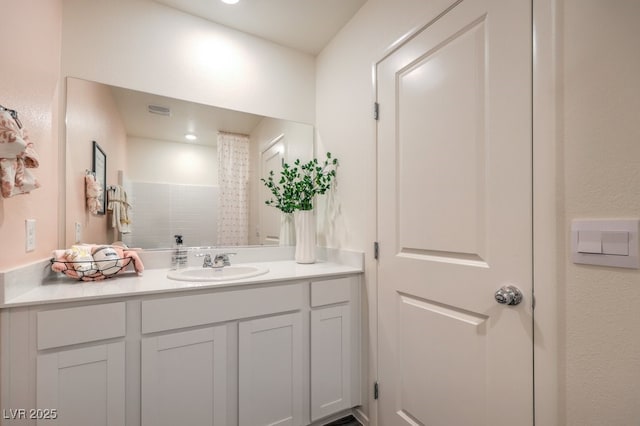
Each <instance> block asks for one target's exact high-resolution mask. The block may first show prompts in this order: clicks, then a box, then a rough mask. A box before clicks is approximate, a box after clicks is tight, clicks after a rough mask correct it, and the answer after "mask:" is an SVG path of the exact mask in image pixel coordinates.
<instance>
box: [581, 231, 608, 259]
mask: <svg viewBox="0 0 640 426" xmlns="http://www.w3.org/2000/svg"><path fill="white" fill-rule="evenodd" d="M578 253H594V254H601V253H602V232H601V231H578Z"/></svg>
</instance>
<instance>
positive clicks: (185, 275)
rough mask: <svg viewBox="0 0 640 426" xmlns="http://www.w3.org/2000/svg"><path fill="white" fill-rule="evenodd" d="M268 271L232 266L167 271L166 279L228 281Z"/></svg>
mask: <svg viewBox="0 0 640 426" xmlns="http://www.w3.org/2000/svg"><path fill="white" fill-rule="evenodd" d="M267 272H269V269H267V268H263V267H260V266H251V265H232V266H225V267H224V268H188V269H181V270H177V271H169V273H168V274H167V278H169V279H172V280H178V281H230V280H239V279H242V278H250V277H255V276H257V275H262V274H266V273H267Z"/></svg>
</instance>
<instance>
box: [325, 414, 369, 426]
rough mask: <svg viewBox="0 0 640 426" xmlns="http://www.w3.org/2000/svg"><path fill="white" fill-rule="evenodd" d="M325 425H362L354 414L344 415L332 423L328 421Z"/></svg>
mask: <svg viewBox="0 0 640 426" xmlns="http://www.w3.org/2000/svg"><path fill="white" fill-rule="evenodd" d="M325 426H362V425H361V424H360V422H359V421H357V420H356V418H355V417H353V416H348V417H344V418H342V419H338V420H336V421H333V422H331V423H327V424H326V425H325Z"/></svg>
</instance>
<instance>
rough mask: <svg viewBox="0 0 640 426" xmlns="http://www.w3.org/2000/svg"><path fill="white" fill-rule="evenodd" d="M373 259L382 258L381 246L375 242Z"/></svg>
mask: <svg viewBox="0 0 640 426" xmlns="http://www.w3.org/2000/svg"><path fill="white" fill-rule="evenodd" d="M373 258H374V259H375V260H378V259H379V258H380V244H378V242H377V241H374V242H373Z"/></svg>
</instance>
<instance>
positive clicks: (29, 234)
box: [25, 219, 36, 252]
mask: <svg viewBox="0 0 640 426" xmlns="http://www.w3.org/2000/svg"><path fill="white" fill-rule="evenodd" d="M25 234H26V238H25V240H26V243H25V249H26V251H27V252H29V251H34V250H35V249H36V220H35V219H26V220H25Z"/></svg>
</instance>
